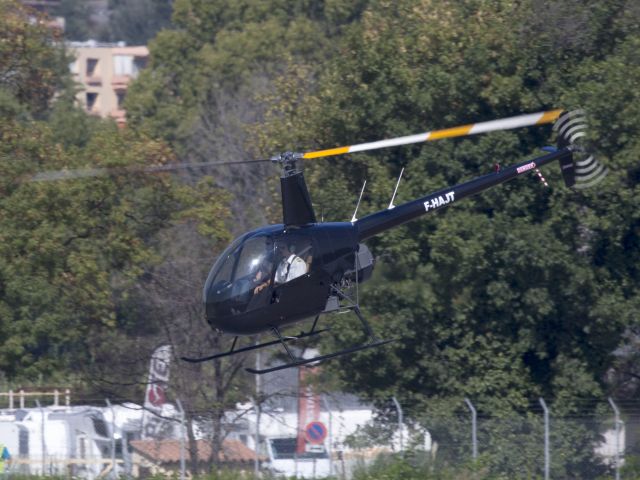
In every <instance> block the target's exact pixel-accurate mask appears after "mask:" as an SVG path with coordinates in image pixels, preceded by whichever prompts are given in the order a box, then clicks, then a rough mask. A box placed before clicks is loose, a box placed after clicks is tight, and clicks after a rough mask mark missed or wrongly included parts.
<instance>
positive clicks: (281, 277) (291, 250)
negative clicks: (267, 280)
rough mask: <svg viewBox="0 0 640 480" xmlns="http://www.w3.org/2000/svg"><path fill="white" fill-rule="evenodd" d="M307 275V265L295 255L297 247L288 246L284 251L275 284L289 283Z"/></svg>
mask: <svg viewBox="0 0 640 480" xmlns="http://www.w3.org/2000/svg"><path fill="white" fill-rule="evenodd" d="M305 273H307V263H306V262H305V261H304V260H303V259H302V258H300V257H299V256H298V255H296V254H295V246H294V245H291V244H289V245H287V246H286V247H284V248H283V249H282V260H281V261H280V263H279V264H278V268H277V270H276V276H275V282H276V283H287V282H290V281H291V280H293V279H294V278H298V277H300V276H302V275H304V274H305Z"/></svg>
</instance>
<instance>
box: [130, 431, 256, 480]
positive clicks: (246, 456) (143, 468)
mask: <svg viewBox="0 0 640 480" xmlns="http://www.w3.org/2000/svg"><path fill="white" fill-rule="evenodd" d="M130 445H131V448H132V449H133V458H132V460H133V462H132V463H133V465H134V471H133V472H132V474H133V476H134V477H142V478H144V477H146V476H149V475H156V474H160V475H164V474H171V473H174V472H178V471H179V469H180V441H179V440H132V441H131V442H130ZM196 445H197V448H198V463H199V465H200V467H201V468H204V467H206V466H207V465H208V464H210V462H211V460H212V456H213V449H212V448H211V444H210V443H209V442H207V441H206V440H197V441H196ZM184 459H185V462H186V466H187V468H189V465H190V461H191V457H190V455H189V449H188V445H186V444H185V446H184ZM219 460H220V462H221V463H222V464H224V465H225V466H226V467H231V468H242V469H250V468H253V465H254V462H255V460H256V453H255V452H254V451H253V450H251V449H250V448H249V447H247V446H245V445H244V444H243V443H242V442H240V441H238V440H225V441H224V442H223V443H222V451H221V452H220V453H219ZM259 460H260V461H261V462H262V461H264V460H265V458H263V457H260V458H259Z"/></svg>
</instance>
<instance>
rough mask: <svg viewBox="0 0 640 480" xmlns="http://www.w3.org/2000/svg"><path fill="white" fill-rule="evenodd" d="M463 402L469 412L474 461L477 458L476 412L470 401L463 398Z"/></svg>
mask: <svg viewBox="0 0 640 480" xmlns="http://www.w3.org/2000/svg"><path fill="white" fill-rule="evenodd" d="M464 402H465V403H466V404H467V407H469V410H471V449H472V450H471V451H472V456H473V459H474V460H475V459H477V458H478V412H477V411H476V408H475V407H474V406H473V403H471V400H469V399H468V398H465V399H464Z"/></svg>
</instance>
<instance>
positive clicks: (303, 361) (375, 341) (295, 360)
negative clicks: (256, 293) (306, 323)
mask: <svg viewBox="0 0 640 480" xmlns="http://www.w3.org/2000/svg"><path fill="white" fill-rule="evenodd" d="M333 292H334V294H335V296H336V297H338V298H339V299H340V300H342V301H345V302H347V303H349V305H346V306H343V307H341V308H340V311H341V312H347V311H352V312H353V313H355V315H356V316H357V317H358V320H360V323H361V324H362V329H363V331H364V333H365V334H366V336H367V341H366V342H364V343H363V344H361V345H356V346H354V347H350V348H346V349H344V350H340V351H337V352H333V353H329V354H326V355H319V356H317V357H313V358H299V357H296V356H294V355H293V352H292V351H291V349H290V348H289V346H288V345H287V343H288V342H289V341H291V340H300V339H302V338H307V337H313V336H315V335H319V334H321V333H323V332H326V331H328V330H329V328H324V329H320V330H316V325H317V324H318V319H319V318H320V315H318V316H316V318H315V320H314V321H313V326H312V327H311V330H309V331H308V332H302V333H300V334H299V335H294V336H283V335H282V334H281V333H280V329H278V327H275V326H273V327H271V332H272V333H273V334H274V336H275V337H276V340H272V341H270V342H265V343H260V344H257V345H249V346H246V347H242V348H236V344H237V342H238V337H237V336H236V337H235V338H234V339H233V344H232V345H231V348H230V349H229V350H228V351H226V352H223V353H217V354H215V355H210V356H208V357H202V358H188V357H182V360H184V361H186V362H190V363H200V362H207V361H209V360H214V359H216V358H223V357H227V356H229V355H235V354H236V353H243V352H249V351H251V350H256V349H258V348H264V347H270V346H272V345H278V344H280V345H282V347H283V348H284V350H285V351H286V353H287V356H288V357H289V359H290V360H291V362H289V363H286V364H284V365H278V366H276V367H270V368H265V369H256V368H245V370H246V371H247V372H249V373H253V374H256V375H262V374H264V373H269V372H276V371H278V370H284V369H286V368H291V367H300V366H303V365H308V364H311V363H317V362H321V361H323V360H328V359H330V358H335V357H340V356H342V355H348V354H350V353H354V352H359V351H360V350H366V349H368V348H373V347H379V346H381V345H386V344H387V343H389V342H393V341H394V340H395V339H391V340H381V339H379V338H377V337H376V335H375V334H374V333H373V330H372V329H371V326H370V325H369V323H368V322H367V321H366V320H365V318H364V317H363V316H362V313H361V312H360V308H359V307H358V304H357V302H354V301H353V300H352V299H351V298H349V297H348V296H347V295H346V294H345V293H343V292H342V291H341V290H339V289H338V288H336V287H333Z"/></svg>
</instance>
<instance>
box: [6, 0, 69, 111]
mask: <svg viewBox="0 0 640 480" xmlns="http://www.w3.org/2000/svg"><path fill="white" fill-rule="evenodd" d="M30 15H32V16H33V18H35V19H36V21H30V20H29V16H30ZM41 20H42V17H41V16H39V15H37V12H29V11H27V10H26V9H25V8H24V7H23V6H22V5H21V4H20V3H19V2H17V1H14V0H3V1H2V2H0V114H2V115H8V114H11V115H15V114H17V113H19V112H21V111H22V112H26V113H28V114H30V115H34V116H41V115H43V114H44V113H45V112H46V111H47V109H48V108H49V107H50V105H51V101H52V99H53V98H54V95H55V94H56V93H59V92H60V91H65V90H67V89H68V88H70V86H71V84H70V74H69V71H68V64H69V58H68V57H67V55H66V53H65V51H64V49H62V48H58V47H57V46H56V42H59V40H60V38H59V37H58V34H57V32H56V31H55V30H52V29H50V28H49V27H47V26H46V23H45V22H44V21H41ZM18 105H20V107H18Z"/></svg>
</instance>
